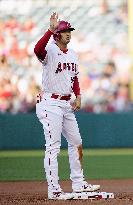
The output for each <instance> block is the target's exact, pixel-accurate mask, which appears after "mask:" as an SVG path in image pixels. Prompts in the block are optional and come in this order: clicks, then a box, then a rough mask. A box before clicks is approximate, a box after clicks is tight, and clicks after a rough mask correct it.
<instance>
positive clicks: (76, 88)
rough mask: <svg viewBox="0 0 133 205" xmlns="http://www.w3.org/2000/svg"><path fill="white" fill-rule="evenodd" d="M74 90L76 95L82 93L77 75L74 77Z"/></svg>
mask: <svg viewBox="0 0 133 205" xmlns="http://www.w3.org/2000/svg"><path fill="white" fill-rule="evenodd" d="M73 92H74V94H75V96H76V97H77V95H80V87H79V81H78V77H77V76H76V77H75V78H74V83H73Z"/></svg>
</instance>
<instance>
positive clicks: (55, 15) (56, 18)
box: [49, 12, 58, 32]
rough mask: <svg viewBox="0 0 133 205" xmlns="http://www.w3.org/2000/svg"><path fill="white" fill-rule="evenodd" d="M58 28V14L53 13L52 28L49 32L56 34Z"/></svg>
mask: <svg viewBox="0 0 133 205" xmlns="http://www.w3.org/2000/svg"><path fill="white" fill-rule="evenodd" d="M57 26H58V14H57V13H56V12H53V14H52V15H51V17H50V28H49V30H50V31H52V32H54V31H55V29H56V28H57Z"/></svg>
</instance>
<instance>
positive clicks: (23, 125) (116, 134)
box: [0, 112, 133, 149]
mask: <svg viewBox="0 0 133 205" xmlns="http://www.w3.org/2000/svg"><path fill="white" fill-rule="evenodd" d="M76 116H77V120H78V123H79V129H80V133H81V135H82V139H83V146H84V148H87V147H95V148H104V147H105V148H106V147H133V113H105V114H94V113H85V112H78V113H77V114H76ZM44 145H45V140H44V136H43V128H42V125H41V124H40V123H39V121H38V119H37V117H36V115H35V114H18V115H10V114H1V115H0V149H34V148H37V149H38V148H44ZM66 146H67V143H66V141H65V140H64V139H63V140H62V147H63V148H65V147H66Z"/></svg>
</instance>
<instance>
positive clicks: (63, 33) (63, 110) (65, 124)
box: [34, 13, 100, 200]
mask: <svg viewBox="0 0 133 205" xmlns="http://www.w3.org/2000/svg"><path fill="white" fill-rule="evenodd" d="M73 30H75V29H74V28H73V27H71V25H70V23H68V22H66V21H58V15H57V13H53V14H52V15H51V17H50V27H49V29H48V31H47V32H46V33H45V34H44V36H43V37H42V38H41V39H40V40H39V41H38V42H37V44H36V45H35V48H34V52H35V54H36V56H37V58H38V59H39V60H40V62H41V63H42V65H43V74H42V95H41V96H39V97H40V100H39V103H37V104H36V114H37V117H38V118H39V121H40V122H41V123H42V125H43V129H44V134H45V140H46V151H45V158H44V168H45V172H46V178H47V182H48V198H49V199H64V200H66V199H71V198H73V193H75V192H88V191H89V192H90V191H91V192H92V191H96V190H98V189H100V185H91V184H88V183H87V182H86V181H85V179H84V175H83V169H82V156H83V154H82V139H81V136H80V133H79V128H78V124H77V121H76V118H75V114H74V111H77V110H79V109H80V106H81V95H80V87H79V82H78V62H77V56H76V54H75V52H74V51H73V50H71V49H68V47H67V45H68V43H69V42H70V40H71V32H72V31H73ZM51 36H53V38H54V40H53V42H51V43H50V45H47V44H48V41H49V39H50V37H51ZM73 92H74V94H75V96H76V99H75V101H74V103H73V104H72V105H71V103H70V99H71V95H72V93H73ZM61 133H62V134H63V136H64V137H65V138H66V140H67V142H68V154H69V163H70V172H71V173H70V179H71V180H72V190H73V193H64V192H63V191H62V189H61V187H60V185H59V177H58V162H57V156H58V154H59V152H60V146H61Z"/></svg>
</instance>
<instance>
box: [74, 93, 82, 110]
mask: <svg viewBox="0 0 133 205" xmlns="http://www.w3.org/2000/svg"><path fill="white" fill-rule="evenodd" d="M80 108H81V96H80V95H78V96H77V97H76V99H75V100H74V102H73V104H72V109H73V110H74V111H78V110H80Z"/></svg>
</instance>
